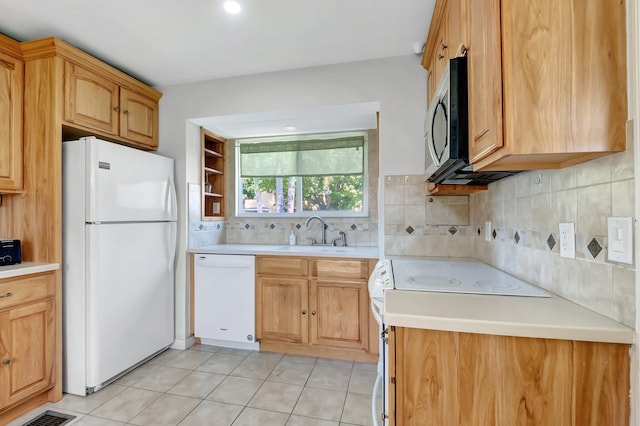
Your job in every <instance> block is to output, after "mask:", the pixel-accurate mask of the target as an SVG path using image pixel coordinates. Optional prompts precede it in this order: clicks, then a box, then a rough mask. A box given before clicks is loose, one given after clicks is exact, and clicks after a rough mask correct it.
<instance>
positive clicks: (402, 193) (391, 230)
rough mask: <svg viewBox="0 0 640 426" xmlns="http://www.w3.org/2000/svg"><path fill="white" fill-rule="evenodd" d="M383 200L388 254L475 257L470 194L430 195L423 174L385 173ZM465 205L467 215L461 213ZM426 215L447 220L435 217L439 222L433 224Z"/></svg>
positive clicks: (386, 252)
mask: <svg viewBox="0 0 640 426" xmlns="http://www.w3.org/2000/svg"><path fill="white" fill-rule="evenodd" d="M384 200H385V201H384V210H385V224H384V253H385V255H386V256H394V255H401V256H449V257H473V256H474V254H475V251H474V236H473V230H474V227H473V226H472V225H473V224H472V222H471V218H472V217H473V212H472V210H473V205H471V203H469V197H468V196H456V197H427V192H426V184H425V181H424V175H409V176H385V178H384ZM439 200H447V202H439ZM465 205H466V206H468V209H467V211H466V214H465V213H462V214H461V213H460V209H459V208H460V206H465ZM427 216H435V217H437V218H439V219H444V218H446V219H447V220H448V221H447V220H436V221H435V222H437V223H440V225H434V224H433V223H434V221H432V220H428V219H427ZM461 219H462V220H461ZM426 223H431V224H430V225H426ZM460 223H468V225H461V224H460Z"/></svg>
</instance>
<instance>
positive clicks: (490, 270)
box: [385, 259, 550, 297]
mask: <svg viewBox="0 0 640 426" xmlns="http://www.w3.org/2000/svg"><path fill="white" fill-rule="evenodd" d="M385 262H389V261H385ZM386 267H387V268H388V267H390V268H391V270H392V277H391V281H392V282H390V283H389V284H388V286H387V288H395V289H397V290H415V291H434V292H446V293H472V294H492V295H500V296H530V297H550V295H549V294H547V293H546V292H544V291H543V290H541V289H539V288H538V287H535V286H533V285H531V284H529V283H528V282H526V281H523V280H521V279H519V278H516V277H514V276H512V275H509V274H507V273H506V272H503V271H501V270H499V269H496V268H494V267H492V266H489V265H487V264H485V263H482V262H480V261H478V260H474V259H456V260H438V259H411V260H409V259H393V260H391V261H390V263H389V265H388V266H386Z"/></svg>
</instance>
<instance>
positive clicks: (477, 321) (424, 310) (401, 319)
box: [384, 290, 634, 344]
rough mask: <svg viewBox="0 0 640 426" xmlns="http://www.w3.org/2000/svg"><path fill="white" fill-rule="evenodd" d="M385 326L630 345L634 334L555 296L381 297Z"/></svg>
mask: <svg viewBox="0 0 640 426" xmlns="http://www.w3.org/2000/svg"><path fill="white" fill-rule="evenodd" d="M384 321H385V324H386V325H392V326H399V327H410V328H425V329H432V330H443V331H455V332H464V333H480V334H496V335H502V336H519V337H533V338H548V339H565V340H581V341H589V342H608V343H629V344H630V343H633V336H634V331H633V330H632V329H631V328H629V327H627V326H625V325H623V324H620V323H618V322H616V321H614V320H612V319H609V318H607V317H605V316H603V315H600V314H597V313H595V312H593V311H590V310H588V309H586V308H583V307H582V306H579V305H577V304H575V303H572V302H569V301H568V300H565V299H562V298H560V297H558V296H552V297H548V298H547V297H544V298H543V297H521V296H494V295H484V294H482V295H480V294H459V293H437V292H423V291H407V290H387V291H385V292H384Z"/></svg>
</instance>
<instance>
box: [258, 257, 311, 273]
mask: <svg viewBox="0 0 640 426" xmlns="http://www.w3.org/2000/svg"><path fill="white" fill-rule="evenodd" d="M308 267H309V261H308V260H307V259H304V258H300V257H283V256H274V257H262V256H258V257H257V258H256V273H257V274H264V275H278V276H286V277H306V276H307V271H308Z"/></svg>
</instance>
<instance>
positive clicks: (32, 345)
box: [0, 273, 57, 424]
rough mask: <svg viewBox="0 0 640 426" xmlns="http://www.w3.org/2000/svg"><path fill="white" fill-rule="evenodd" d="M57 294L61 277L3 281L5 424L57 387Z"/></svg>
mask: <svg viewBox="0 0 640 426" xmlns="http://www.w3.org/2000/svg"><path fill="white" fill-rule="evenodd" d="M55 293H56V274H55V273H41V274H34V275H25V276H21V277H16V278H5V279H2V280H0V296H1V297H0V424H5V423H4V422H5V421H8V420H10V419H11V418H14V417H16V416H17V415H20V413H21V412H24V411H21V408H20V407H21V406H22V405H25V404H26V405H29V401H30V400H31V398H32V397H33V398H35V399H38V400H39V399H43V401H46V399H47V391H48V390H49V389H51V388H53V387H54V385H55V384H56V380H57V374H56V372H55V369H56V362H55V360H56V338H57V336H56V302H55ZM43 394H44V396H43ZM40 403H42V402H40ZM16 407H17V408H16ZM16 410H17V414H15V413H13V412H15V411H16Z"/></svg>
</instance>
